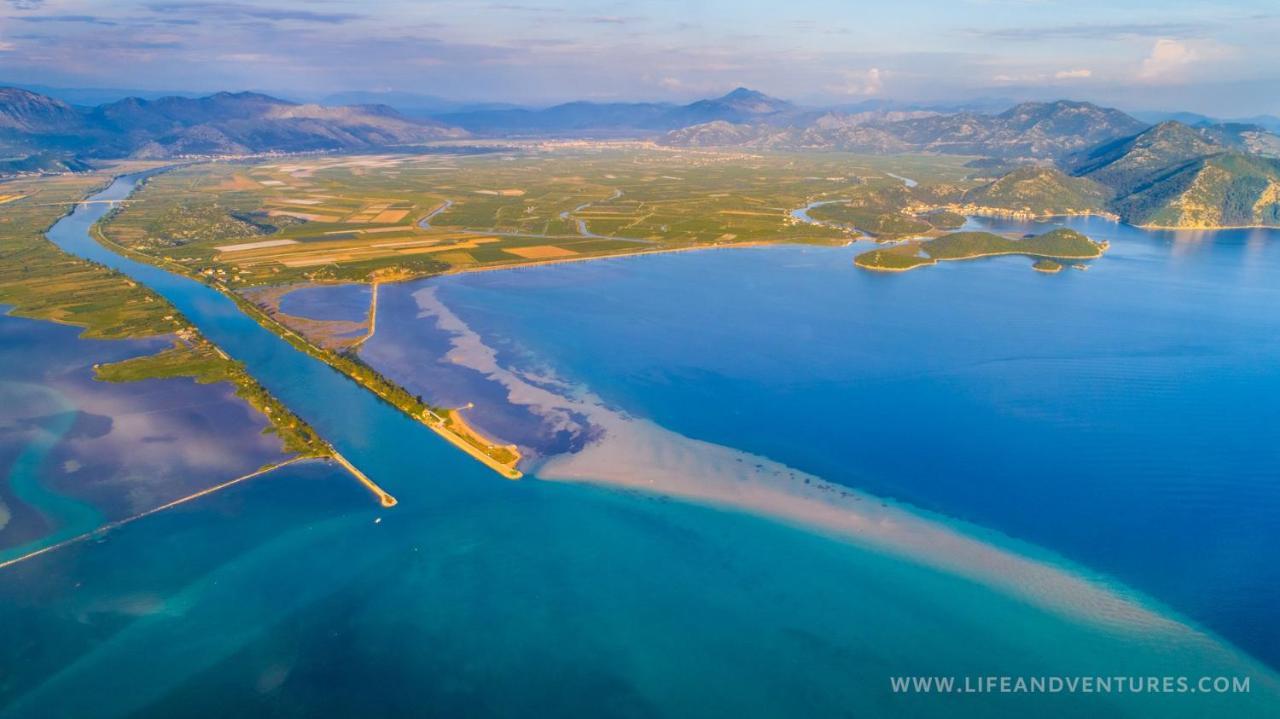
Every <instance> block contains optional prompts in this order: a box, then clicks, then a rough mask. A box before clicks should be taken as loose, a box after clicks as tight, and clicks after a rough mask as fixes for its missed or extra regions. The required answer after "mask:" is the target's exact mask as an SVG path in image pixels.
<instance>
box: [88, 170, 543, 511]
mask: <svg viewBox="0 0 1280 719" xmlns="http://www.w3.org/2000/svg"><path fill="white" fill-rule="evenodd" d="M117 177H121V176H117ZM113 181H114V180H113ZM104 219H106V218H104ZM89 235H90V237H91V238H92V239H93V240H94V241H96V242H98V243H100V244H102V245H104V246H105V247H107V248H108V249H111V250H112V251H114V252H117V253H119V254H121V255H123V256H125V257H129V258H132V259H135V260H137V261H139V262H143V263H146V264H148V265H151V266H154V267H159V268H161V269H164V270H166V271H168V272H172V273H174V274H177V275H180V276H182V277H186V278H188V279H192V280H195V281H197V282H200V283H201V284H203V285H206V286H208V287H212V288H213V289H215V290H217V291H218V292H220V293H221V294H223V295H225V296H226V297H227V298H228V299H230V300H231V301H232V302H234V303H236V306H237V307H239V308H240V310H241V311H242V312H244V313H245V315H247V316H248V317H250V318H252V319H253V320H254V321H255V322H257V323H258V324H259V325H261V326H262V327H263V328H265V329H267V330H268V331H270V332H272V333H274V334H276V335H277V336H279V337H280V338H281V339H283V340H285V341H286V342H289V343H290V344H292V345H293V346H294V347H295V348H296V349H298V350H300V351H302V352H306V353H307V354H309V355H311V356H312V357H314V358H316V359H318V360H320V361H321V362H324V363H325V364H327V365H329V366H330V367H332V368H333V369H334V370H335V371H338V372H341V373H342V374H343V375H345V376H346V377H347V378H348V379H350V380H351V381H353V382H355V383H356V384H358V385H360V386H361V387H363V388H365V389H366V390H368V391H370V392H372V393H373V394H374V395H375V396H377V397H378V398H379V399H381V400H383V401H384V402H386V403H387V404H390V405H391V406H393V407H395V408H396V409H399V410H400V411H401V412H404V413H405V414H406V415H408V416H409V417H411V418H413V419H415V420H417V421H418V422H421V423H422V424H423V425H424V426H426V427H428V428H430V429H431V430H432V431H433V432H435V433H436V434H438V435H440V436H441V437H443V438H444V439H446V440H448V441H449V442H450V443H451V444H453V445H454V446H457V447H459V448H462V449H464V451H466V452H467V454H469V455H471V456H472V457H473V458H475V459H477V460H478V461H480V462H481V463H482V464H484V465H485V466H487V467H489V468H490V469H492V470H494V471H496V472H497V473H498V474H501V475H502V476H504V477H508V478H513V477H512V474H513V473H514V474H515V477H519V476H522V475H521V473H520V472H519V471H518V470H515V469H513V468H512V467H508V466H506V465H504V464H502V463H500V462H497V461H496V460H494V459H493V458H492V457H489V456H488V455H485V454H484V453H483V452H480V451H479V450H478V449H474V448H472V447H471V446H470V445H469V444H468V443H467V442H466V441H465V440H463V439H462V438H460V437H455V436H453V433H452V432H450V431H449V430H448V429H446V428H445V427H443V426H440V425H435V424H433V423H432V422H430V421H429V420H428V419H427V417H426V415H425V414H419V413H418V412H417V411H414V410H413V409H411V408H408V407H405V406H402V404H401V403H399V402H397V401H395V400H394V398H393V396H388V395H390V394H391V392H392V390H391V388H395V389H398V390H400V391H401V392H403V391H404V390H403V388H401V387H399V386H398V385H395V384H394V383H392V382H390V380H386V379H385V378H383V381H384V382H386V383H387V384H388V385H389V386H390V387H388V388H382V387H375V386H374V385H372V384H370V382H368V381H367V380H364V379H362V378H360V377H357V376H355V375H354V374H353V372H352V371H351V370H350V369H349V368H348V367H347V366H346V365H345V363H344V364H339V363H337V362H335V361H334V358H333V357H331V356H330V355H331V354H333V353H332V352H330V351H328V350H324V349H321V348H319V347H317V346H316V345H315V344H314V343H312V342H311V341H310V340H309V339H307V338H306V337H304V336H302V335H301V334H299V333H298V332H295V331H294V330H293V329H291V328H289V327H287V326H285V325H284V324H283V323H282V322H280V321H279V320H277V319H275V318H274V317H271V316H270V315H269V314H267V313H266V311H265V310H262V309H261V308H259V307H258V306H257V305H256V304H254V303H253V302H252V301H251V300H249V299H248V298H247V297H244V296H243V295H241V294H240V293H239V292H237V291H235V290H234V289H232V288H230V287H228V286H227V285H226V284H225V283H222V282H219V281H213V282H210V281H208V278H204V277H201V276H198V275H194V274H192V273H191V272H190V271H189V269H188V268H186V267H184V266H182V265H180V264H178V263H176V262H172V261H169V260H165V259H164V258H156V257H152V256H150V255H147V254H145V253H141V252H138V251H136V250H132V249H130V248H128V247H125V246H123V245H120V244H119V243H117V242H115V241H113V240H111V239H110V238H108V237H107V236H106V234H105V233H104V232H103V231H102V221H101V220H100V221H99V222H97V223H94V225H93V226H92V227H90V228H89ZM411 279H423V278H420V277H414V278H404V279H403V280H396V281H409V280H411ZM369 369H370V370H371V371H374V372H375V373H376V370H373V368H369ZM377 376H378V377H381V375H380V374H378V375H377ZM422 409H423V410H424V411H425V410H426V409H427V408H426V407H425V406H423V407H422ZM330 449H331V450H332V447H330ZM333 458H334V459H335V461H339V462H340V463H344V466H347V465H350V463H349V462H346V461H345V459H339V456H338V455H337V453H336V450H335V451H334V457H333ZM516 461H517V462H519V458H517V460H516ZM349 468H350V469H352V470H354V471H352V475H353V476H355V478H356V479H357V480H358V481H360V482H361V483H362V484H365V486H366V487H368V488H369V489H370V491H371V492H373V493H374V495H375V496H378V497H379V499H380V501H382V502H384V506H388V507H389V506H393V505H394V504H395V498H394V497H391V495H390V494H387V493H386V492H384V491H383V490H382V489H381V488H380V487H378V486H377V485H376V484H375V483H373V482H372V480H369V478H368V477H367V476H365V475H364V474H363V473H362V472H360V471H359V470H358V469H355V467H354V465H350V467H349ZM384 495H385V496H384ZM388 498H389V500H390V501H391V504H385V502H386V501H388Z"/></svg>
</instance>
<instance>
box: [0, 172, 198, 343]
mask: <svg viewBox="0 0 1280 719" xmlns="http://www.w3.org/2000/svg"><path fill="white" fill-rule="evenodd" d="M108 181H109V177H108V176H106V175H101V174H82V175H59V176H54V177H43V178H24V179H20V180H13V181H9V182H5V183H0V196H4V197H8V198H12V199H9V200H7V201H6V202H5V203H4V204H3V205H0V303H3V304H7V305H12V306H13V309H12V313H13V314H15V315H19V316H22V317H32V318H36V319H44V320H53V321H54V322H61V323H64V324H71V325H77V326H80V327H83V328H85V335H86V336H89V337H104V338H110V337H140V336H147V335H156V334H163V333H168V332H175V331H177V330H179V329H182V328H183V327H184V326H185V325H184V323H183V321H182V319H181V317H179V316H178V314H177V312H176V311H175V310H174V309H173V307H171V306H170V305H169V304H168V303H167V302H165V301H163V300H161V299H160V298H159V296H157V295H156V294H155V293H153V292H151V291H150V290H147V289H146V288H144V287H139V286H137V285H136V284H135V283H133V282H131V281H130V280H128V279H127V278H125V277H124V276H123V275H121V274H119V273H117V272H114V271H112V270H109V269H107V268H105V267H100V266H98V265H94V264H91V263H89V262H86V261H84V260H81V259H79V258H77V257H72V256H71V255H68V254H66V253H64V252H62V251H61V250H59V249H58V248H57V247H56V246H54V245H53V244H52V243H51V242H49V241H48V240H47V239H45V237H44V231H45V230H46V229H48V228H49V226H50V225H52V224H53V223H54V222H56V221H57V220H58V219H59V218H61V217H62V216H63V215H65V214H67V213H68V212H70V211H71V208H72V207H73V205H74V203H75V202H76V201H78V200H80V199H81V198H83V197H84V196H85V195H88V194H89V193H91V192H93V191H94V190H97V189H99V188H101V187H104V186H105V185H106V184H107V182H108Z"/></svg>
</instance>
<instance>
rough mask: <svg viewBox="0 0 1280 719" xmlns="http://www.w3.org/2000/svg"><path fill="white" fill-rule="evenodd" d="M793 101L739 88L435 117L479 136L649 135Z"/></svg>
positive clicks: (739, 117) (770, 113) (754, 116)
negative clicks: (685, 99) (688, 96)
mask: <svg viewBox="0 0 1280 719" xmlns="http://www.w3.org/2000/svg"><path fill="white" fill-rule="evenodd" d="M797 112H798V110H797V108H796V106H795V105H792V104H791V103H790V102H787V101H786V100H779V99H777V98H774V97H770V96H768V95H765V94H764V93H762V92H757V91H755V90H749V89H747V88H745V87H739V88H737V89H735V90H733V91H731V92H729V93H727V94H725V95H723V96H721V97H716V98H711V99H706V100H698V101H696V102H691V103H689V104H687V105H676V104H672V103H664V102H612V103H599V102H568V103H564V104H561V105H554V106H552V107H548V108H545V109H540V110H531V109H525V108H516V109H494V110H490V109H480V110H471V111H466V112H447V113H440V114H437V115H435V116H434V117H435V119H437V120H439V121H440V122H443V123H445V124H447V125H452V126H455V127H460V128H462V129H464V130H467V131H468V132H472V133H476V134H481V135H500V136H508V137H509V136H513V135H515V136H519V135H541V136H545V135H576V134H581V133H584V132H586V133H592V134H596V135H633V134H637V133H639V134H653V133H655V132H665V131H669V130H675V129H679V128H682V127H689V126H690V125H698V124H701V123H706V122H731V123H744V122H753V123H765V124H768V123H771V122H782V121H784V120H785V119H787V118H791V117H793V116H794V115H795V114H796V113H797Z"/></svg>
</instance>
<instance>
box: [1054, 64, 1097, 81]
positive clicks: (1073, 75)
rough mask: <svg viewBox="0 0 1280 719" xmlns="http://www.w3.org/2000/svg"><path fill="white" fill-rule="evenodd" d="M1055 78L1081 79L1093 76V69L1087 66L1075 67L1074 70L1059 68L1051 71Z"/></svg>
mask: <svg viewBox="0 0 1280 719" xmlns="http://www.w3.org/2000/svg"><path fill="white" fill-rule="evenodd" d="M1053 77H1054V79H1055V80H1083V79H1084V78H1086V77H1093V70H1090V69H1088V68H1083V67H1082V68H1077V69H1075V70H1059V71H1057V72H1055V73H1053Z"/></svg>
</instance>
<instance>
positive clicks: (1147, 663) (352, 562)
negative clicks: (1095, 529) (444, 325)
mask: <svg viewBox="0 0 1280 719" xmlns="http://www.w3.org/2000/svg"><path fill="white" fill-rule="evenodd" d="M124 190H125V188H116V192H118V193H121V194H122V193H123V192H124ZM117 196H119V195H117ZM97 207H100V206H97ZM95 212H97V210H96V209H95V210H89V211H87V212H86V211H83V210H82V211H81V212H78V213H77V214H76V215H74V216H73V217H72V218H71V220H70V221H68V222H65V223H63V224H60V225H59V227H58V229H57V230H56V231H55V233H54V236H55V238H56V239H57V240H58V241H59V242H60V243H61V244H63V246H64V247H69V248H73V249H74V250H75V251H77V252H82V253H84V254H86V255H90V256H94V257H95V258H97V259H100V260H101V261H104V262H107V263H110V264H112V265H113V266H117V267H120V268H122V269H123V270H124V271H126V272H127V273H129V274H131V275H132V276H134V277H137V278H138V279H140V280H142V281H144V282H146V283H147V284H149V285H151V286H153V287H155V288H156V289H158V290H159V291H161V292H162V293H164V294H165V295H166V296H168V297H170V298H171V299H172V300H173V301H174V302H175V303H176V304H177V305H178V306H179V307H180V308H181V309H182V311H183V312H184V313H186V314H187V315H188V316H189V317H190V318H192V320H193V321H195V322H196V324H197V325H199V326H200V327H201V329H202V330H203V331H204V332H205V333H206V334H207V335H208V336H210V337H211V338H212V339H213V340H214V341H216V342H218V343H219V344H220V345H221V346H222V347H223V348H224V349H226V350H227V351H228V352H230V353H231V354H232V355H233V356H235V357H237V358H238V359H242V360H244V361H245V362H246V364H247V365H248V367H249V369H250V371H252V372H253V373H254V374H255V376H257V377H259V379H260V380H261V381H262V382H263V383H264V384H266V386H267V387H268V388H269V389H271V390H272V391H273V392H275V393H276V394H278V395H279V396H280V397H281V399H283V400H284V401H285V402H286V403H287V404H289V405H290V406H291V407H293V408H294V409H295V410H296V411H298V412H299V414H301V415H302V416H303V417H304V418H306V419H307V420H308V421H310V422H312V423H313V424H314V425H315V426H316V427H317V429H318V430H319V431H320V432H321V433H322V434H323V435H324V436H326V437H327V438H328V439H330V440H331V441H333V442H334V443H335V445H337V446H338V448H339V449H340V450H342V451H343V452H344V454H346V455H347V456H348V457H350V458H351V459H352V460H353V461H354V462H355V463H356V464H358V465H359V466H360V467H362V468H363V469H364V470H365V471H366V472H368V473H369V474H370V475H371V476H372V477H373V478H374V479H376V480H377V481H378V482H379V483H380V484H382V485H383V486H384V487H385V488H386V489H388V490H389V491H390V492H392V493H393V494H395V495H396V496H397V497H398V498H399V500H400V504H399V505H398V506H397V507H395V508H393V509H391V510H383V509H381V508H380V507H378V506H377V505H376V504H375V503H374V502H373V501H372V500H371V498H370V497H369V495H368V494H367V493H365V492H364V491H363V489H361V488H360V487H359V486H358V485H356V484H355V483H354V482H352V481H351V480H350V479H349V478H348V477H346V476H345V475H344V474H343V473H341V472H338V471H336V470H334V469H333V468H331V467H329V466H327V465H323V464H309V465H303V466H293V467H290V468H287V469H285V470H282V471H280V472H277V473H275V474H273V475H269V476H267V477H264V478H262V479H260V480H255V481H253V482H250V483H246V484H243V485H239V486H237V487H235V488H233V489H231V490H228V491H226V492H223V493H220V494H218V495H215V496H213V497H211V498H208V499H207V500H205V501H201V502H196V503H191V504H189V505H184V506H183V507H181V508H179V509H176V510H173V511H169V512H164V513H161V514H158V515H155V516H152V517H149V518H147V519H144V520H141V521H139V522H136V523H133V524H130V525H127V526H125V527H123V528H121V529H119V530H117V531H114V532H112V533H111V534H109V535H108V536H107V537H106V538H105V539H104V540H102V541H100V542H92V543H84V544H79V545H75V546H73V547H71V548H68V549H65V550H60V551H58V552H54V553H51V554H49V555H45V556H42V557H40V558H38V559H36V560H33V561H31V562H28V563H24V564H20V565H16V566H15V567H12V568H10V570H6V571H4V573H2V574H0V636H5V637H6V641H5V642H2V643H0V667H3V668H4V670H5V671H4V678H3V680H0V707H3V708H2V709H0V716H5V717H20V716H33V717H47V716H86V715H89V716H101V717H111V716H157V717H161V716H163V717H172V716H228V715H231V716H236V715H263V714H270V715H272V716H308V717H314V716H350V715H352V714H355V713H362V714H367V715H371V716H424V715H428V716H530V715H533V716H568V715H573V716H689V717H695V716H696V717H704V716H726V717H727V716H733V717H741V716H762V717H764V716H795V715H806V716H848V715H856V716H868V715H870V716H877V715H880V716H888V715H895V716H901V715H910V716H948V717H951V716H965V715H969V716H1025V715H1026V714H1027V713H1029V712H1032V711H1034V712H1038V713H1041V714H1044V715H1046V716H1090V717H1096V716H1144V715H1146V716H1150V715H1153V714H1156V715H1160V716H1202V715H1204V714H1205V713H1206V712H1214V713H1230V714H1232V715H1234V716H1250V715H1253V716H1265V715H1266V713H1267V712H1268V711H1269V710H1270V709H1274V707H1275V706H1276V704H1275V701H1276V697H1277V696H1280V694H1278V693H1277V691H1278V690H1277V685H1276V681H1275V677H1274V675H1272V674H1271V673H1270V672H1268V671H1267V670H1265V669H1263V668H1261V667H1259V666H1257V665H1256V664H1253V663H1251V662H1249V661H1248V660H1247V659H1244V658H1242V657H1240V656H1238V655H1236V654H1233V653H1231V652H1229V651H1224V650H1222V649H1221V648H1219V647H1218V646H1217V645H1214V644H1212V643H1204V642H1202V641H1201V640H1199V639H1196V638H1189V637H1185V636H1182V635H1180V634H1173V635H1168V634H1160V633H1154V634H1149V633H1147V632H1144V631H1141V630H1139V629H1137V628H1133V629H1124V628H1117V627H1113V626H1104V625H1100V624H1095V623H1093V622H1089V621H1081V620H1079V619H1073V618H1068V617H1064V616H1060V615H1057V614H1053V613H1050V612H1047V611H1044V610H1041V609H1038V608H1036V607H1034V606H1030V605H1028V604H1026V603H1024V602H1021V601H1018V600H1015V599H1013V598H1011V597H1009V596H1006V595H1003V594H1002V593H1000V592H998V591H995V590H993V589H991V588H989V587H986V586H984V585H982V584H978V583H975V582H972V581H969V580H965V579H962V578H959V577H955V576H952V575H949V574H946V573H943V572H939V571H936V570H933V569H929V568H925V567H922V566H919V565H916V564H914V563H911V562H906V561H901V560H898V559H894V558H891V557H890V556H887V555H885V554H882V553H880V552H875V551H869V550H866V549H862V548H859V547H856V546H853V545H851V544H847V543H844V542H841V541H837V540H833V539H829V538H825V537H822V536H819V535H816V534H813V533H810V532H808V531H803V530H799V529H794V528H789V527H784V526H780V525H778V524H775V523H773V522H770V521H767V520H764V519H757V518H752V517H747V516H742V515H739V514H736V513H732V512H723V511H718V510H715V509H711V508H701V507H695V506H690V505H686V504H683V503H679V502H672V501H667V500H664V499H661V498H657V497H652V496H647V495H638V494H633V493H627V492H618V491H611V490H607V489H600V488H592V487H589V486H578V485H562V484H553V483H544V482H539V481H536V480H529V481H522V482H508V481H505V480H501V479H498V478H497V477H496V476H495V475H494V474H493V473H491V472H489V471H488V470H485V469H483V468H481V467H480V466H479V465H477V464H475V463H474V462H472V461H471V460H469V459H467V458H466V457H465V456H463V455H462V454H460V453H458V452H456V451H455V450H453V449H452V448H451V447H449V446H448V445H446V444H445V443H444V442H443V441H442V440H440V439H439V438H438V437H436V436H435V435H434V434H432V433H430V432H429V431H427V430H426V429H425V428H423V427H422V426H421V425H419V424H416V423H414V422H412V421H410V420H408V419H406V418H404V417H403V416H401V415H400V414H399V413H397V412H396V411H394V410H393V409H391V408H389V407H387V406H386V405H383V404H381V403H380V402H378V401H376V400H374V399H373V398H372V397H370V396H369V395H367V394H366V393H365V392H364V391H363V390H360V389H359V388H357V387H355V386H354V385H353V384H351V383H350V382H348V381H346V380H345V379H343V378H342V377H341V376H339V375H338V374H337V373H335V372H333V371H332V370H330V369H329V368H327V367H324V366H322V365H318V364H316V363H315V362H313V361H311V360H309V359H308V358H306V357H305V356H303V355H300V354H298V353H296V352H295V351H293V350H292V349H291V348H289V347H288V346H287V345H285V344H284V343H282V342H280V341H279V340H277V339H275V338H274V336H272V335H270V334H269V333H267V332H266V331H265V330H262V329H261V328H259V327H257V325H256V324H254V323H252V322H251V321H249V320H247V319H246V318H244V317H243V316H241V315H239V314H238V312H237V311H236V310H235V308H234V306H233V305H231V303H230V302H229V301H227V300H226V299H225V298H222V297H220V296H219V295H217V294H216V293H215V292H213V291H212V290H209V289H208V288H204V287H202V286H200V285H198V284H197V283H194V282H191V281H188V280H184V279H181V278H175V277H172V276H169V275H166V274H165V273H163V272H161V271H159V270H156V269H154V268H150V267H146V266H141V265H136V264H135V263H130V262H128V261H127V260H122V259H120V258H116V257H114V256H111V255H109V254H108V253H105V252H104V251H102V250H101V249H100V248H96V249H95V247H96V246H93V245H91V244H90V243H89V242H88V241H87V239H86V238H83V237H82V236H80V235H79V234H78V231H82V230H83V227H84V225H85V223H86V222H87V221H90V220H92V219H93V216H94V213H95ZM726 255H727V253H726ZM378 519H381V521H380V522H379V521H377V520H378ZM898 673H903V674H974V673H1017V674H1033V673H1089V674H1113V673H1141V674H1144V675H1145V674H1165V673H1174V674H1182V673H1187V674H1192V675H1198V674H1201V673H1214V674H1219V673H1220V674H1248V675H1250V676H1251V677H1253V686H1254V691H1253V693H1251V694H1249V695H1245V696H1239V695H1237V696H1212V697H1210V696H1194V697H1193V696H1185V695H1184V696H1178V697H1158V696H1149V695H1148V696H1126V695H1111V696H1102V695H1090V696H1082V695H1052V696H1036V697H1026V696H994V695H966V696H960V697H956V696H922V695H915V696H903V695H894V694H892V693H891V692H890V690H889V685H888V677H889V676H890V675H892V674H898Z"/></svg>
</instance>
